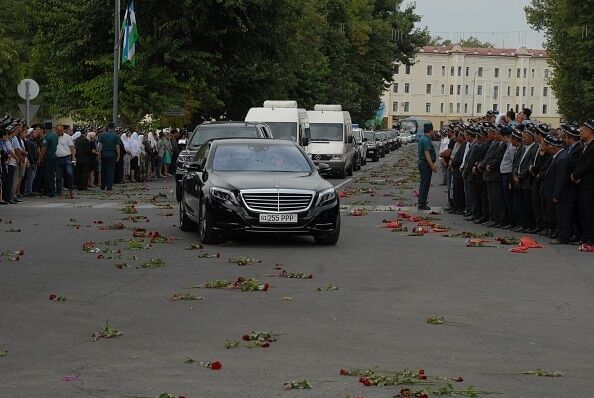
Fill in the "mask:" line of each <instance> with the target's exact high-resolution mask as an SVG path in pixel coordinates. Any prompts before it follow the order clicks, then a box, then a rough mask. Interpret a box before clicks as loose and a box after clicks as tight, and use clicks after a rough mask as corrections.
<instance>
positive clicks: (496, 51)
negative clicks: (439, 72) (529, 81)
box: [419, 44, 548, 58]
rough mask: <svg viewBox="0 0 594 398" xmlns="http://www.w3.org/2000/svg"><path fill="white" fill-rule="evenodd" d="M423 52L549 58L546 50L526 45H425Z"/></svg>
mask: <svg viewBox="0 0 594 398" xmlns="http://www.w3.org/2000/svg"><path fill="white" fill-rule="evenodd" d="M419 52H420V53H423V54H465V55H477V56H482V57H517V56H528V57H537V58H547V57H548V54H547V51H546V50H536V49H528V48H526V47H520V48H518V49H515V48H469V47H464V48H463V47H461V46H460V45H459V44H454V45H451V46H443V47H434V46H424V47H422V48H421V49H420V50H419Z"/></svg>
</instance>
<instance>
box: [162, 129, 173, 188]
mask: <svg viewBox="0 0 594 398" xmlns="http://www.w3.org/2000/svg"><path fill="white" fill-rule="evenodd" d="M168 135H169V134H165V132H161V135H160V137H159V138H160V140H159V158H160V159H161V163H162V168H163V171H162V172H161V174H162V175H163V177H169V176H170V175H171V174H169V165H170V164H171V142H170V141H169V137H168Z"/></svg>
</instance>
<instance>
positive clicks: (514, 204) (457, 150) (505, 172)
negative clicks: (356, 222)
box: [419, 109, 594, 245]
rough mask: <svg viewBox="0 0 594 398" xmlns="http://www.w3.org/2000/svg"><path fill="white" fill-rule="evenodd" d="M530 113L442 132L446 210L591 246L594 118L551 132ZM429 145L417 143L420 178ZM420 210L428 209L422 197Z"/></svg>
mask: <svg viewBox="0 0 594 398" xmlns="http://www.w3.org/2000/svg"><path fill="white" fill-rule="evenodd" d="M530 116H531V112H530V109H524V110H522V112H521V113H519V114H518V115H516V114H515V112H514V111H509V112H507V114H505V115H498V114H496V113H495V112H490V113H489V114H487V116H486V117H484V118H481V119H480V120H473V121H472V122H471V123H462V122H459V123H451V124H449V125H448V126H445V128H444V129H442V130H441V143H440V148H439V160H440V162H441V166H442V169H443V170H444V173H443V181H441V185H443V186H447V192H448V201H449V207H448V208H447V209H446V211H448V212H449V213H452V214H458V215H461V216H465V217H466V220H468V221H472V222H474V223H475V224H483V225H485V226H487V227H493V228H502V229H508V230H511V231H513V232H520V233H527V234H539V235H541V236H546V237H549V238H551V239H553V240H552V241H551V243H553V244H586V245H594V143H592V141H593V140H594V119H591V120H587V121H585V122H584V123H581V124H578V123H566V124H561V127H560V128H559V129H554V128H551V126H549V125H547V124H543V123H538V122H532V121H531V120H530ZM428 134H429V133H428ZM430 149H431V148H429V147H428V146H427V145H426V143H425V144H423V143H422V142H419V168H421V167H424V168H425V170H422V171H421V174H422V175H423V171H424V172H425V173H426V169H427V168H428V167H430V168H431V169H432V170H430V171H429V173H431V171H433V172H435V171H436V170H437V164H436V163H437V162H436V160H437V159H436V158H437V156H436V154H435V152H433V153H431V150H430ZM426 155H428V156H426ZM423 161H424V162H425V163H427V164H426V165H421V163H423ZM422 180H423V179H422ZM427 191H428V188H427ZM419 208H428V207H427V203H426V196H425V197H424V198H419Z"/></svg>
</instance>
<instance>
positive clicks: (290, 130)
mask: <svg viewBox="0 0 594 398" xmlns="http://www.w3.org/2000/svg"><path fill="white" fill-rule="evenodd" d="M245 121H246V122H255V123H266V124H267V125H268V126H269V127H270V130H271V132H272V137H273V138H277V139H289V140H292V141H294V142H296V143H298V144H299V145H300V146H302V147H303V148H304V149H307V146H308V145H309V137H310V132H309V121H308V119H307V111H306V110H305V109H302V108H298V107H297V101H264V106H263V107H262V108H251V109H250V110H249V111H248V113H247V116H246V117H245Z"/></svg>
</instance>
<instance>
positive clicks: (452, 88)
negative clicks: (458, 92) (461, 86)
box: [450, 84, 454, 95]
mask: <svg viewBox="0 0 594 398" xmlns="http://www.w3.org/2000/svg"><path fill="white" fill-rule="evenodd" d="M450 95H454V85H453V84H450Z"/></svg>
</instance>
